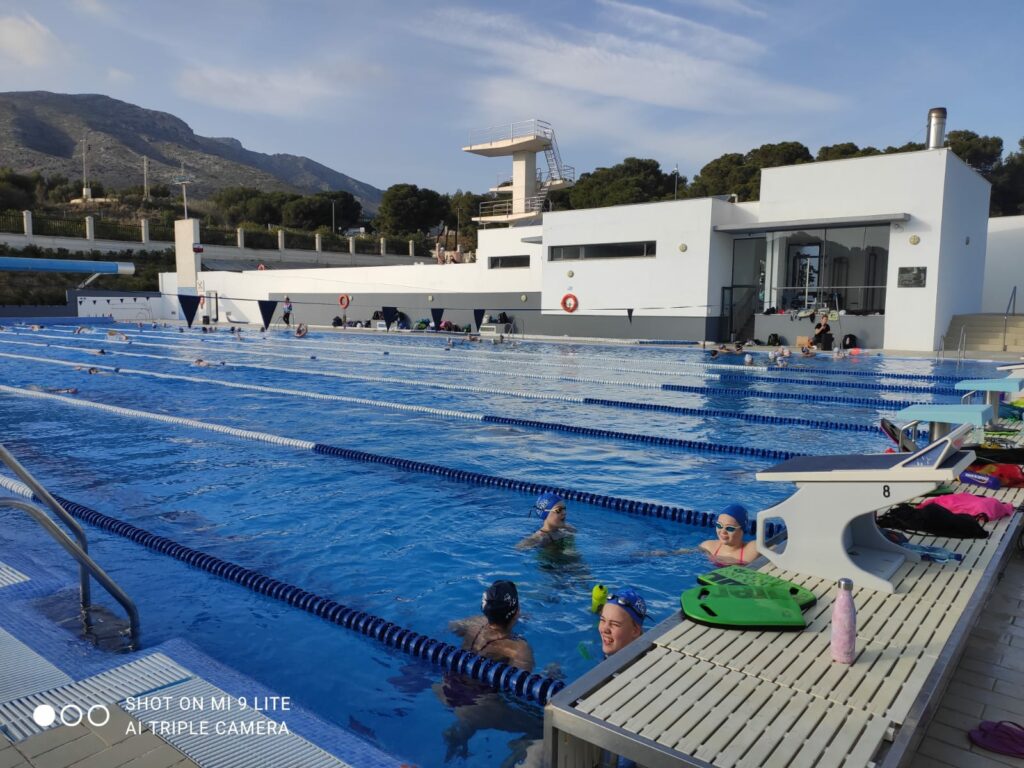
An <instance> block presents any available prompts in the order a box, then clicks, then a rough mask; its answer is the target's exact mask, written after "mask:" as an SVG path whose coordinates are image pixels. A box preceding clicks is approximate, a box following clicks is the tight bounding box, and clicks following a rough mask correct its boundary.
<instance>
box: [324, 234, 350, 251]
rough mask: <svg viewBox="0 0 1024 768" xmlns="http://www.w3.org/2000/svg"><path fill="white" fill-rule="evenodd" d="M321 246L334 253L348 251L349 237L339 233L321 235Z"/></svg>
mask: <svg viewBox="0 0 1024 768" xmlns="http://www.w3.org/2000/svg"><path fill="white" fill-rule="evenodd" d="M320 247H321V248H322V249H323V250H325V251H331V252H332V253H348V238H347V237H338V236H337V235H321V236H320Z"/></svg>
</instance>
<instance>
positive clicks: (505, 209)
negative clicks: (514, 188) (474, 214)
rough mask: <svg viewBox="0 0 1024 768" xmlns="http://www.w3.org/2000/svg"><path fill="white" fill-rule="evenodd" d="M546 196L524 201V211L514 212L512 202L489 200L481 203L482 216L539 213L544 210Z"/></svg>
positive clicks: (535, 196) (536, 196) (537, 196)
mask: <svg viewBox="0 0 1024 768" xmlns="http://www.w3.org/2000/svg"><path fill="white" fill-rule="evenodd" d="M546 200H547V196H546V195H534V196H533V197H528V198H526V200H524V201H523V203H524V205H523V210H522V211H513V210H512V205H513V201H512V200H487V201H484V202H482V203H480V215H481V216H512V215H514V214H519V213H537V212H538V211H542V210H544V203H545V201H546Z"/></svg>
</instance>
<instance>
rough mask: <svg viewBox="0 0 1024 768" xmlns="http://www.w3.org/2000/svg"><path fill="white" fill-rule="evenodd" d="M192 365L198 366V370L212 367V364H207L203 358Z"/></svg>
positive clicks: (199, 358)
mask: <svg viewBox="0 0 1024 768" xmlns="http://www.w3.org/2000/svg"><path fill="white" fill-rule="evenodd" d="M192 365H194V366H196V367H197V368H209V367H210V364H209V363H208V362H206V361H205V360H203V358H201V357H197V358H196V359H195V360H194V361H193V362H192Z"/></svg>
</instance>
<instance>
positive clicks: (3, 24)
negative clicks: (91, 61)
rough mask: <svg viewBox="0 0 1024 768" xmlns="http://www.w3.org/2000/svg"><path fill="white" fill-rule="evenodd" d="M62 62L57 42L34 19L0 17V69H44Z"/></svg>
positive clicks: (61, 53)
mask: <svg viewBox="0 0 1024 768" xmlns="http://www.w3.org/2000/svg"><path fill="white" fill-rule="evenodd" d="M64 58H65V55H64V52H63V49H62V47H61V44H60V41H59V40H58V39H57V37H56V36H55V35H54V34H53V33H52V32H51V31H50V30H49V29H48V28H47V27H45V26H44V25H42V24H40V23H39V22H38V21H37V20H36V19H35V18H34V17H32V16H30V15H28V14H25V15H24V16H20V17H19V16H0V65H2V66H4V67H10V66H13V67H25V68H28V69H48V68H50V67H51V66H54V65H55V64H59V63H61V62H62V61H63V60H64Z"/></svg>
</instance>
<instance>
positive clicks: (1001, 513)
mask: <svg viewBox="0 0 1024 768" xmlns="http://www.w3.org/2000/svg"><path fill="white" fill-rule="evenodd" d="M933 504H940V505H941V506H942V508H943V509H948V510H949V511H950V512H952V513H954V514H957V515H966V516H968V517H973V518H976V519H979V520H982V522H986V523H988V522H991V521H993V520H999V519H1000V518H1002V517H1009V516H1010V515H1012V514H1013V506H1012V505H1011V504H1007V503H1006V502H1003V501H999V500H998V499H993V498H992V497H991V496H975V495H974V494H973V493H951V494H949V495H948V496H933V497H931V498H930V499H925V500H924V501H922V502H921V503H920V504H919V505H918V507H919V508H921V507H929V506H932V505H933Z"/></svg>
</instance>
